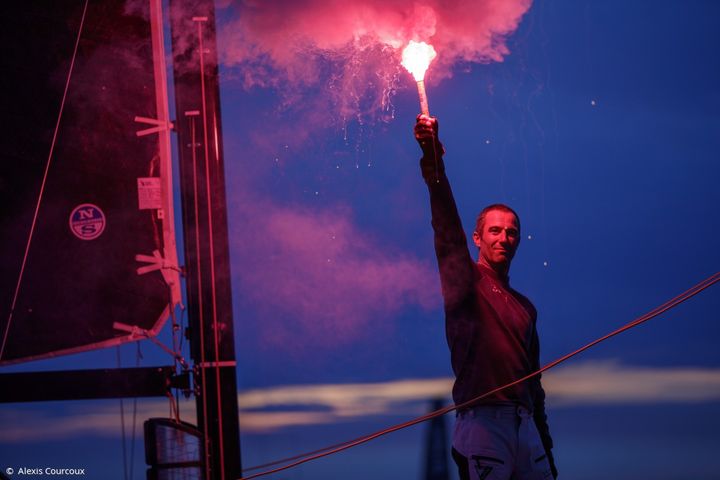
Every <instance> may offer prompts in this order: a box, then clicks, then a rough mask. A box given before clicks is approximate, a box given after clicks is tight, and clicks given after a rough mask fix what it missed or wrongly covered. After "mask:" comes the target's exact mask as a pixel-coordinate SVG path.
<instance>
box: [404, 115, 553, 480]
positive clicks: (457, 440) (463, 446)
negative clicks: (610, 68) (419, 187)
mask: <svg viewBox="0 0 720 480" xmlns="http://www.w3.org/2000/svg"><path fill="white" fill-rule="evenodd" d="M415 138H416V139H417V141H418V143H419V144H420V147H421V149H422V151H423V157H422V159H421V160H420V166H421V170H422V174H423V178H424V179H425V182H426V183H427V186H428V190H429V192H430V207H431V211H432V226H433V230H434V232H435V253H436V255H437V259H438V266H439V270H440V281H441V285H442V294H443V300H444V307H445V328H446V335H447V341H448V345H449V347H450V356H451V363H452V368H453V371H454V372H455V377H456V378H455V385H454V386H453V400H454V402H455V405H462V404H464V403H466V402H470V401H471V400H473V399H474V398H476V397H479V396H481V395H483V394H485V393H487V392H490V391H493V390H495V389H497V388H498V387H502V386H504V385H507V384H509V383H512V382H513V381H515V380H518V379H520V378H522V377H524V376H526V375H528V374H530V373H532V372H534V371H536V370H537V369H538V368H539V342H538V335H537V329H536V326H535V321H536V317H537V313H536V311H535V307H534V306H533V304H532V303H531V302H530V300H528V299H527V298H525V297H524V296H523V295H521V294H520V293H518V292H516V291H515V290H513V289H512V288H511V287H510V283H509V276H508V274H509V270H510V263H511V262H512V259H513V257H514V255H515V252H516V250H517V248H518V245H519V244H520V220H519V218H518V216H517V214H516V213H515V212H514V211H513V210H512V209H511V208H510V207H508V206H506V205H502V204H495V205H491V206H489V207H487V208H485V209H484V210H483V211H482V212H481V213H480V215H479V216H478V220H477V224H476V226H475V231H474V232H473V241H474V242H475V245H477V247H478V250H479V255H478V261H477V263H476V262H474V261H473V260H472V258H471V256H470V252H469V250H468V247H467V241H466V238H465V233H464V232H463V228H462V224H461V221H460V217H459V215H458V212H457V207H456V206H455V200H454V198H453V194H452V190H451V189H450V183H449V182H448V179H447V177H446V175H445V165H444V163H443V159H442V156H443V154H444V149H443V146H442V143H440V140H439V139H438V123H437V120H436V119H435V118H432V117H428V116H425V115H418V118H417V123H416V124H415ZM470 403H471V405H470V406H467V407H465V408H462V409H459V411H458V416H457V419H456V423H455V431H454V434H453V449H452V454H453V459H454V460H455V463H457V465H458V470H459V472H460V478H461V479H463V480H464V479H473V480H531V479H533V480H534V479H550V478H557V470H556V468H555V464H554V460H553V457H552V452H551V448H552V439H551V437H550V432H549V430H548V426H547V418H546V416H545V392H544V391H543V389H542V386H541V384H540V377H539V376H536V377H533V378H531V379H529V380H527V381H525V382H521V383H518V384H516V385H513V386H510V387H508V388H505V389H502V390H500V391H497V392H495V393H493V394H492V395H489V396H487V397H484V398H482V399H480V400H479V401H478V402H475V403H473V402H470Z"/></svg>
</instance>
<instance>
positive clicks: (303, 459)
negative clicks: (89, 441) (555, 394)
mask: <svg viewBox="0 0 720 480" xmlns="http://www.w3.org/2000/svg"><path fill="white" fill-rule="evenodd" d="M718 281H720V272H718V273H715V274H714V275H711V276H710V277H708V278H706V279H705V280H703V281H701V282H700V283H698V284H696V285H695V286H693V287H691V288H689V289H688V290H686V291H684V292H683V293H681V294H680V295H677V296H676V297H674V298H672V299H670V300H668V301H667V302H665V303H663V304H662V305H660V306H658V307H656V308H654V309H653V310H651V311H649V312H648V313H646V314H645V315H642V316H640V317H638V318H636V319H635V320H633V321H631V322H629V323H627V324H625V325H623V326H622V327H620V328H618V329H616V330H613V331H612V332H610V333H608V334H607V335H604V336H602V337H600V338H598V339H596V340H593V341H592V342H590V343H588V344H587V345H584V346H582V347H580V348H578V349H577V350H575V351H573V352H570V353H568V354H567V355H564V356H562V357H560V358H558V359H557V360H554V361H552V362H550V363H548V364H547V365H545V366H544V367H542V368H540V369H539V370H537V371H535V372H532V373H530V374H529V375H526V376H524V377H522V378H519V379H517V380H515V381H513V382H511V383H508V384H507V385H503V386H502V387H498V388H496V389H494V390H491V391H489V392H486V393H483V394H482V395H479V396H477V397H475V398H473V399H471V400H468V401H467V402H464V403H461V404H460V405H450V406H448V407H445V408H441V409H440V410H436V411H434V412H430V413H428V414H426V415H423V416H421V417H417V418H414V419H412V420H408V421H407V422H403V423H399V424H397V425H393V426H391V427H388V428H385V429H383V430H379V431H377V432H374V433H371V434H369V435H365V436H362V437H358V438H356V439H354V440H348V441H347V442H343V443H339V444H336V445H331V446H328V447H325V448H322V449H320V450H315V451H313V452H307V453H303V454H299V455H295V456H293V457H289V458H284V459H282V460H277V461H274V462H270V463H266V464H263V465H258V466H254V467H250V468H246V469H244V471H245V472H248V471H252V470H258V469H261V468H265V467H270V466H273V465H279V464H281V463H287V462H290V461H293V460H295V461H294V462H293V463H290V464H288V465H285V466H282V467H278V468H275V469H272V470H266V471H263V472H259V473H256V474H253V475H250V476H248V477H242V478H241V479H240V480H250V479H252V478H258V477H262V476H265V475H271V474H273V473H278V472H281V471H283V470H288V469H290V468H293V467H297V466H298V465H302V464H303V463H307V462H310V461H312V460H317V459H319V458H322V457H326V456H328V455H332V454H335V453H339V452H342V451H343V450H347V449H349V448H352V447H355V446H357V445H361V444H363V443H367V442H369V441H371V440H374V439H376V438H378V437H382V436H384V435H387V434H388V433H392V432H396V431H398V430H402V429H403V428H407V427H411V426H413V425H417V424H418V423H422V422H424V421H427V420H430V419H432V418H435V417H439V416H442V415H445V414H446V413H449V412H452V411H453V410H461V409H464V408H469V407H471V406H473V405H475V404H476V403H477V402H479V401H480V400H482V399H484V398H486V397H489V396H490V395H493V394H495V393H497V392H499V391H501V390H504V389H506V388H510V387H512V386H514V385H517V384H518V383H522V382H524V381H526V380H528V379H530V378H532V377H535V376H537V375H540V374H541V373H543V372H545V371H547V370H550V369H551V368H553V367H555V366H557V365H559V364H560V363H562V362H565V361H566V360H569V359H570V358H572V357H574V356H575V355H578V354H580V353H582V352H584V351H585V350H588V349H589V348H592V347H594V346H595V345H597V344H598V343H600V342H604V341H605V340H607V339H609V338H611V337H614V336H615V335H619V334H620V333H622V332H624V331H626V330H629V329H631V328H633V327H636V326H638V325H640V324H641V323H644V322H646V321H648V320H650V319H652V318H654V317H657V316H658V315H660V314H661V313H664V312H666V311H668V310H670V309H671V308H673V307H675V306H677V305H679V304H681V303H683V302H684V301H686V300H688V299H690V298H692V297H694V296H695V295H697V294H698V293H700V292H702V291H703V290H705V289H706V288H708V287H710V286H711V285H713V284H715V283H717V282H718Z"/></svg>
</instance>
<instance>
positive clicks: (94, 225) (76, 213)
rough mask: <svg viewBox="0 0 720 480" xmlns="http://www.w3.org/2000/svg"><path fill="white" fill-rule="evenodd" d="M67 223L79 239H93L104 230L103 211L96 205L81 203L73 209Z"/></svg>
mask: <svg viewBox="0 0 720 480" xmlns="http://www.w3.org/2000/svg"><path fill="white" fill-rule="evenodd" d="M68 223H69V225H70V231H72V233H73V235H75V236H76V237H77V238H79V239H80V240H95V239H96V238H98V237H99V236H100V235H101V234H102V233H103V231H104V230H105V224H106V220H105V213H103V211H102V210H101V209H100V207H98V206H97V205H93V204H92V203H83V204H82V205H78V206H77V207H75V208H74V209H73V211H72V213H70V220H69V222H68Z"/></svg>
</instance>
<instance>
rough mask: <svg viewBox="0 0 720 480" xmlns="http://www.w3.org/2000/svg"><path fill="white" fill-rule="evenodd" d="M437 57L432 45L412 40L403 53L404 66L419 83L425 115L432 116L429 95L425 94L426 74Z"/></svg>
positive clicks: (418, 87)
mask: <svg viewBox="0 0 720 480" xmlns="http://www.w3.org/2000/svg"><path fill="white" fill-rule="evenodd" d="M436 56H437V53H435V49H434V48H433V47H432V45H428V44H427V43H425V42H416V41H414V40H411V41H410V43H408V45H407V47H405V50H403V52H402V62H401V63H402V66H403V67H405V68H407V70H408V72H410V73H412V76H413V77H415V81H416V82H417V89H418V95H419V96H420V111H421V112H422V113H423V115H428V116H430V110H429V108H428V101H427V95H426V94H425V81H424V80H423V79H424V78H425V72H426V71H427V69H428V67H429V66H430V62H432V60H433V58H435V57H436Z"/></svg>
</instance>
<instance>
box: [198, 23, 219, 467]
mask: <svg viewBox="0 0 720 480" xmlns="http://www.w3.org/2000/svg"><path fill="white" fill-rule="evenodd" d="M203 21H205V20H199V21H198V22H197V25H198V42H199V45H198V46H199V48H200V95H201V96H202V115H203V148H204V150H205V196H206V200H207V215H208V219H207V220H208V227H209V228H208V236H209V237H210V242H209V243H210V294H211V298H212V320H213V341H214V350H215V365H216V367H215V394H216V402H217V406H216V407H217V417H218V423H217V428H218V450H219V454H220V478H221V479H223V480H224V479H225V442H224V438H225V435H224V433H223V415H222V390H221V388H220V367H219V365H220V352H219V344H220V340H219V335H220V333H219V330H220V329H219V328H218V321H217V296H216V289H215V245H214V240H213V228H214V222H213V215H212V193H211V189H210V150H209V148H210V147H209V145H208V124H207V99H206V97H205V48H204V46H203V29H202V26H203Z"/></svg>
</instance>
